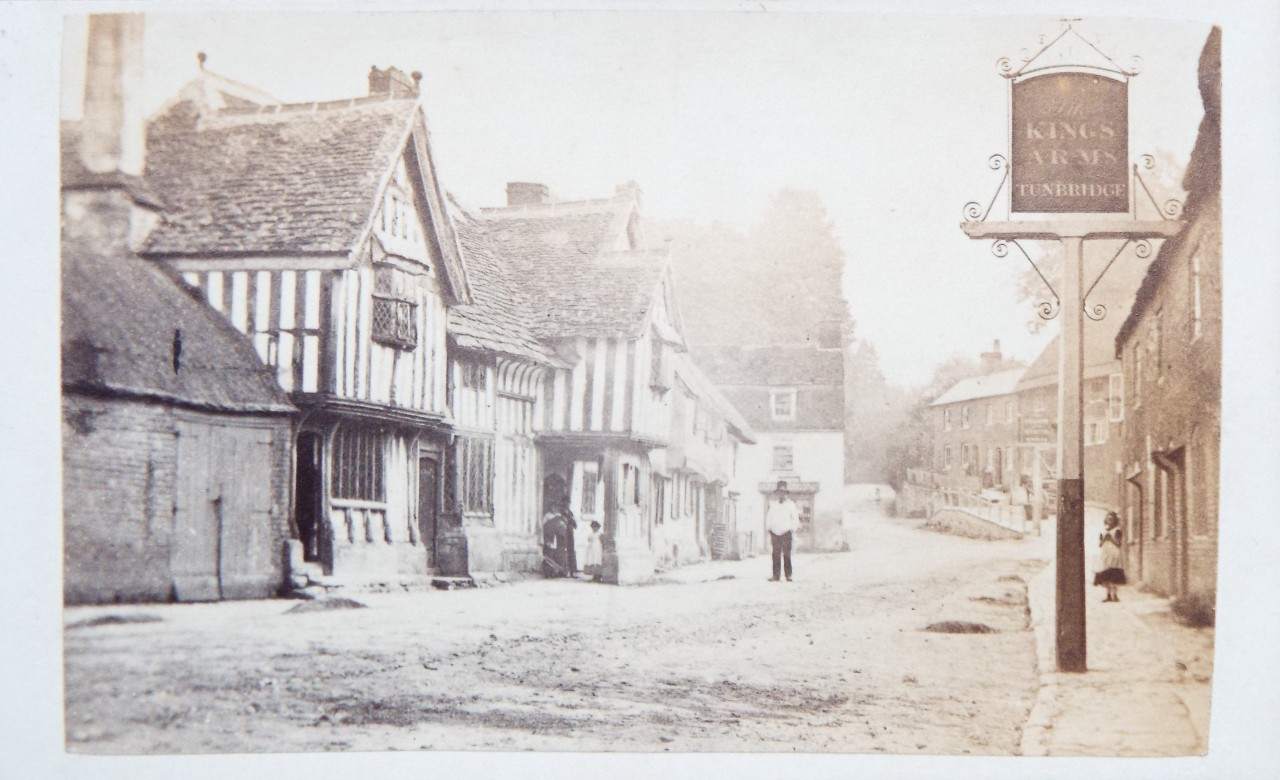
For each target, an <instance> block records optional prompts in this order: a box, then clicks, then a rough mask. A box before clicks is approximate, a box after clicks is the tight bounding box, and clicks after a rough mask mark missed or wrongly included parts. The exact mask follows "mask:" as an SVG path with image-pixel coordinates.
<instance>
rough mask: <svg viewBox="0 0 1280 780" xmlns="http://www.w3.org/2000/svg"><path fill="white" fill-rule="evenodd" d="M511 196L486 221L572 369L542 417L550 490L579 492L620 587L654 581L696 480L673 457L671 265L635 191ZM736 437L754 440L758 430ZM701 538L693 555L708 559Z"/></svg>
mask: <svg viewBox="0 0 1280 780" xmlns="http://www.w3.org/2000/svg"><path fill="white" fill-rule="evenodd" d="M508 199H509V203H508V206H506V207H504V208H494V209H485V210H484V211H483V213H482V215H481V216H482V219H483V221H484V223H485V227H486V230H487V232H488V234H489V235H490V237H491V238H492V240H493V243H494V246H495V247H496V249H497V250H498V252H499V253H500V254H501V256H502V258H503V260H504V261H505V262H506V263H507V264H508V266H509V268H510V269H511V271H512V274H513V277H514V278H515V279H517V280H518V283H519V285H520V286H521V288H522V289H523V290H525V292H526V305H527V313H528V318H529V322H530V323H531V326H532V328H533V332H534V333H535V334H536V335H537V336H538V338H539V339H540V340H541V341H542V342H543V343H544V344H546V345H547V346H548V347H550V348H551V349H553V350H554V351H555V354H556V356H557V358H558V360H559V362H560V363H561V366H558V367H554V368H552V369H551V370H550V371H549V373H548V377H547V379H546V384H545V386H544V392H545V403H543V404H541V405H540V406H535V411H537V412H539V414H537V415H536V416H535V418H534V421H533V425H534V430H535V432H536V437H537V441H538V443H539V445H540V446H541V449H542V459H543V481H544V483H545V484H551V483H554V484H555V485H557V486H558V485H563V486H565V487H564V489H567V491H568V500H569V504H570V508H571V509H572V511H573V512H574V514H575V516H576V517H577V520H578V523H579V525H580V526H585V525H587V524H589V523H590V522H592V521H598V522H600V523H601V526H602V528H603V541H604V574H603V577H604V579H605V580H606V581H610V582H620V583H626V582H638V581H644V580H647V579H649V578H651V577H652V575H653V571H654V567H655V565H656V564H658V563H660V562H661V559H663V558H669V557H671V556H670V545H669V540H668V538H667V536H666V535H665V534H664V533H656V534H655V529H659V527H660V526H662V525H664V524H665V523H666V521H667V520H668V518H672V517H673V516H672V515H671V514H670V512H671V509H672V507H673V506H675V507H676V508H682V507H685V506H687V504H680V503H677V504H674V505H673V504H672V503H671V502H672V501H673V500H676V501H678V498H676V496H677V491H676V489H675V487H674V486H673V484H671V483H674V482H675V481H676V480H677V479H680V480H683V477H680V476H679V475H677V474H675V473H672V470H671V467H670V465H669V464H668V462H667V457H666V456H667V454H668V451H667V448H668V447H669V445H671V443H672V433H673V432H672V420H673V408H674V406H675V404H676V403H677V401H676V399H677V397H679V396H680V391H679V390H678V384H679V382H680V381H681V380H680V373H681V372H680V371H678V370H677V364H678V362H679V357H678V354H679V353H680V352H681V351H683V349H684V343H683V337H682V336H681V333H680V321H679V314H678V311H677V309H676V306H675V300H674V297H673V293H672V285H671V275H670V262H669V258H668V257H667V255H666V253H665V252H658V251H652V250H649V249H648V248H647V247H646V246H645V243H644V238H643V230H642V224H641V222H640V215H639V199H638V193H637V191H636V190H635V189H634V187H630V186H629V187H622V188H619V193H618V195H617V196H616V197H614V198H606V199H600V200H592V201H576V202H551V201H550V199H549V197H548V193H547V191H546V188H545V187H542V186H541V185H536V184H511V185H508ZM682 371H683V373H684V374H685V375H690V374H693V373H695V372H696V368H694V367H693V366H692V364H688V363H687V364H685V367H684V368H683V369H682ZM707 408H708V411H709V410H710V409H711V408H712V407H710V406H708V407H707ZM719 416H720V417H723V414H721V415H719ZM733 430H734V432H735V434H734V435H736V436H738V437H740V438H741V439H743V440H748V441H749V440H750V437H751V433H750V431H749V429H747V428H746V427H745V425H743V426H742V427H741V428H734V429H733ZM680 484H682V485H683V481H681V483H680ZM556 489H557V490H558V489H559V488H556ZM544 500H545V497H544ZM581 536H585V534H581ZM690 538H691V542H690V543H689V544H688V545H687V547H686V553H688V552H689V549H690V548H692V549H695V550H701V554H706V552H707V550H706V547H705V545H702V546H700V545H699V543H698V541H697V535H696V533H695V534H691V535H690Z"/></svg>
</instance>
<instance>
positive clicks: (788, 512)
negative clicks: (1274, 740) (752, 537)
mask: <svg viewBox="0 0 1280 780" xmlns="http://www.w3.org/2000/svg"><path fill="white" fill-rule="evenodd" d="M774 496H775V497H776V498H777V500H776V501H773V502H772V503H770V504H769V511H768V513H767V514H766V515H765V522H764V524H765V527H766V528H768V529H769V543H770V545H771V547H772V549H773V576H772V577H770V578H769V581H770V582H778V581H779V579H780V578H779V575H781V574H783V573H784V571H785V573H786V576H787V582H791V541H792V539H793V537H794V536H795V532H796V531H797V530H798V529H799V528H800V510H799V509H798V508H797V507H796V502H794V501H792V500H791V498H790V497H789V496H788V495H787V483H786V481H785V480H780V481H779V482H778V488H777V490H776V491H775V492H774Z"/></svg>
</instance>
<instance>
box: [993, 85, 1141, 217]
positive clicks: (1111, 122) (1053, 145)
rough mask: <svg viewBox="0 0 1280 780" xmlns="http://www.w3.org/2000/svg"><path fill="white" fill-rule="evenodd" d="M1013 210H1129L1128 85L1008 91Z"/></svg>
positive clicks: (1015, 87)
mask: <svg viewBox="0 0 1280 780" xmlns="http://www.w3.org/2000/svg"><path fill="white" fill-rule="evenodd" d="M1012 119H1013V128H1012V140H1013V143H1012V147H1013V148H1012V150H1011V151H1012V155H1013V156H1012V160H1011V165H1010V167H1011V172H1010V184H1011V185H1012V191H1011V193H1010V197H1011V203H1010V207H1011V208H1012V210H1013V211H1017V212H1037V213H1044V212H1052V213H1070V212H1082V213H1085V212H1088V213H1096V212H1124V211H1128V210H1129V85H1128V84H1127V83H1126V82H1124V81H1117V80H1115V79H1111V78H1107V77H1105V76H1098V75H1095V74H1092V73H1050V74H1046V75H1042V76H1033V77H1031V78H1028V79H1024V80H1023V81H1019V82H1015V83H1014V84H1013V111H1012Z"/></svg>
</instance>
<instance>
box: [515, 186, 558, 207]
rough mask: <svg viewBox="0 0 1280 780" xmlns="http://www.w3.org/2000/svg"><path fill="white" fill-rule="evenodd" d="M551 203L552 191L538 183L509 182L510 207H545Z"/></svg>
mask: <svg viewBox="0 0 1280 780" xmlns="http://www.w3.org/2000/svg"><path fill="white" fill-rule="evenodd" d="M550 201H551V190H549V189H547V185H545V184H538V183H536V182H527V181H512V182H507V205H508V206H543V205H546V204H547V203H549V202H550Z"/></svg>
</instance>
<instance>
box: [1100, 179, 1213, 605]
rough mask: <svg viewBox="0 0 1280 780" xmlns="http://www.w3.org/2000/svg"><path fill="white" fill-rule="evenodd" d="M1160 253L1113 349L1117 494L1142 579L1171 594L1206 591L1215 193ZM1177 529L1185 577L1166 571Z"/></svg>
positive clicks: (1209, 583)
mask: <svg viewBox="0 0 1280 780" xmlns="http://www.w3.org/2000/svg"><path fill="white" fill-rule="evenodd" d="M1168 249H1169V250H1170V251H1162V252H1161V254H1160V257H1159V258H1158V259H1157V263H1159V264H1161V265H1160V267H1159V268H1156V267H1155V266H1153V272H1154V273H1155V274H1157V277H1158V284H1156V285H1155V286H1154V289H1153V292H1152V294H1151V295H1150V298H1149V300H1147V301H1146V303H1145V307H1144V308H1143V310H1142V313H1141V316H1140V317H1138V318H1137V319H1136V320H1134V321H1133V322H1131V323H1130V326H1131V327H1130V328H1129V330H1128V331H1127V332H1126V334H1125V338H1124V340H1123V341H1122V342H1121V343H1120V345H1119V346H1120V351H1121V358H1122V360H1123V364H1124V371H1125V385H1126V388H1127V393H1128V396H1129V397H1128V398H1127V399H1126V406H1127V408H1126V410H1125V422H1124V425H1123V430H1124V454H1123V457H1124V462H1125V470H1126V472H1127V473H1128V474H1130V475H1133V476H1135V478H1136V479H1137V480H1138V481H1139V483H1140V484H1141V485H1142V487H1143V489H1142V491H1141V493H1139V491H1138V490H1137V489H1129V490H1126V491H1125V509H1126V512H1127V513H1129V514H1131V515H1133V516H1134V517H1141V518H1142V521H1143V522H1142V531H1143V535H1144V537H1145V538H1144V540H1143V545H1142V560H1141V566H1142V578H1143V580H1144V581H1145V582H1146V584H1148V585H1150V586H1151V587H1153V588H1154V589H1156V590H1158V591H1160V592H1162V593H1166V594H1171V595H1176V594H1178V593H1180V592H1181V585H1182V582H1181V581H1185V584H1186V589H1187V590H1188V591H1191V592H1197V591H1198V592H1213V591H1215V590H1216V586H1215V582H1216V575H1217V563H1216V562H1217V537H1218V476H1219V475H1218V442H1219V436H1220V433H1221V376H1222V369H1221V361H1222V233H1221V205H1220V203H1219V202H1218V201H1217V199H1216V198H1214V199H1209V200H1206V201H1205V202H1204V204H1203V207H1202V208H1201V210H1200V211H1199V212H1198V213H1197V215H1196V217H1195V219H1194V220H1193V222H1192V223H1191V224H1189V225H1188V227H1187V229H1186V230H1185V231H1184V232H1183V234H1182V235H1181V236H1180V237H1179V238H1178V239H1176V243H1172V244H1171V245H1170V246H1169V247H1168ZM1197 281H1198V285H1197ZM1197 287H1198V289H1199V295H1198V296H1197V295H1196V289H1197ZM1197 298H1198V301H1199V303H1198V311H1199V315H1198V317H1197V316H1196V311H1197ZM1197 319H1198V321H1199V325H1198V328H1197V325H1196V322H1197ZM1139 356H1141V361H1139ZM1139 362H1141V366H1142V368H1141V377H1140V379H1139V375H1138V374H1139V369H1138V366H1139ZM1139 381H1140V387H1139ZM1152 453H1155V454H1152ZM1161 454H1164V455H1166V456H1171V457H1172V458H1173V459H1174V460H1173V462H1174V464H1175V466H1177V467H1178V468H1177V469H1176V471H1177V474H1178V475H1179V476H1178V477H1176V478H1170V479H1169V480H1168V482H1169V483H1170V484H1171V485H1172V486H1173V487H1171V488H1170V489H1177V487H1178V483H1179V482H1180V483H1181V487H1182V488H1183V490H1184V495H1185V508H1184V510H1183V512H1182V517H1183V518H1184V526H1183V527H1182V528H1170V526H1171V525H1174V524H1176V519H1177V518H1176V515H1175V513H1173V512H1172V511H1170V510H1169V507H1170V505H1171V504H1172V502H1173V500H1172V499H1170V498H1169V495H1168V493H1167V491H1164V490H1162V489H1161V484H1162V483H1161V480H1160V479H1158V473H1157V469H1158V468H1159V465H1160V460H1161V457H1160V456H1161ZM1166 462H1167V461H1166ZM1140 495H1141V499H1139V496H1140ZM1157 513H1160V516H1159V517H1157ZM1157 520H1163V525H1164V529H1163V531H1162V533H1161V536H1162V538H1160V539H1153V538H1152V535H1153V533H1154V531H1155V529H1156V527H1157V524H1158V523H1157ZM1180 533H1185V534H1186V535H1187V540H1186V544H1185V547H1186V560H1185V566H1186V567H1187V571H1186V575H1185V577H1183V576H1180V575H1179V574H1178V573H1177V572H1175V571H1174V566H1175V564H1174V563H1173V561H1172V554H1171V552H1170V549H1169V545H1170V544H1176V545H1178V547H1179V557H1181V546H1182V543H1181V537H1179V536H1176V534H1180ZM1135 554H1136V553H1135ZM1135 563H1137V562H1136V561H1135ZM1177 565H1183V564H1181V563H1180V564H1177Z"/></svg>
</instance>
